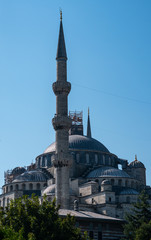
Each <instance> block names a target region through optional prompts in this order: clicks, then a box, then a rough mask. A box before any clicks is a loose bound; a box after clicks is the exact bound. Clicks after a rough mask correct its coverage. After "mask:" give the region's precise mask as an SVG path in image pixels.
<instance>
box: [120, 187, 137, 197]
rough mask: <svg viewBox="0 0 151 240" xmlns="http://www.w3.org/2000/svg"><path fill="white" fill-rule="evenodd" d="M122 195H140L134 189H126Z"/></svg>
mask: <svg viewBox="0 0 151 240" xmlns="http://www.w3.org/2000/svg"><path fill="white" fill-rule="evenodd" d="M119 194H120V195H138V194H139V193H138V192H137V191H136V190H135V189H132V188H125V189H123V190H122V191H121V192H120V193H119Z"/></svg>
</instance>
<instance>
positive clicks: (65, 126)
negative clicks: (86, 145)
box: [52, 12, 72, 209]
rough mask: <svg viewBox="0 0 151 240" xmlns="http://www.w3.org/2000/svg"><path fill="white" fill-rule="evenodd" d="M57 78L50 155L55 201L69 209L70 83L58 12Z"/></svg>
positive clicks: (70, 158) (70, 160) (54, 87)
mask: <svg viewBox="0 0 151 240" xmlns="http://www.w3.org/2000/svg"><path fill="white" fill-rule="evenodd" d="M56 60H57V80H56V82H54V83H53V85H52V87H53V91H54V93H55V95H56V114H55V116H54V118H53V119H52V124H53V127H54V129H55V131H56V151H55V154H54V155H53V156H52V163H53V165H54V169H55V183H56V190H55V196H56V202H57V205H60V207H61V208H65V209H69V167H70V165H71V163H72V157H71V154H70V153H69V129H70V128H71V124H72V121H71V118H70V117H68V94H69V92H70V90H71V84H70V83H69V82H67V55H66V48H65V41H64V34H63V26H62V12H60V31H59V40H58V49H57V57H56Z"/></svg>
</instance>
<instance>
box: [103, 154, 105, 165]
mask: <svg viewBox="0 0 151 240" xmlns="http://www.w3.org/2000/svg"><path fill="white" fill-rule="evenodd" d="M103 165H105V155H103Z"/></svg>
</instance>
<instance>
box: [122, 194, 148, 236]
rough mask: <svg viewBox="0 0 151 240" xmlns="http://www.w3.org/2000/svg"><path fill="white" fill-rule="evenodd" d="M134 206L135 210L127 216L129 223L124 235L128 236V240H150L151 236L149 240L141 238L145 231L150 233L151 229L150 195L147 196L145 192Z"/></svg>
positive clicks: (125, 227) (126, 225)
mask: <svg viewBox="0 0 151 240" xmlns="http://www.w3.org/2000/svg"><path fill="white" fill-rule="evenodd" d="M133 206H134V208H133V209H132V212H131V213H129V214H127V216H126V220H127V223H126V224H125V226H124V234H125V236H126V239H128V240H142V239H143V240H150V238H151V235H149V238H148V237H147V238H144V237H143V238H139V236H140V234H141V233H142V230H143V229H144V231H145V230H147V231H148V229H149V228H150V227H151V225H150V221H151V211H150V209H151V206H150V204H149V202H148V195H146V194H145V192H144V191H143V192H142V193H141V194H140V195H139V197H138V201H137V202H136V203H135V204H133ZM144 234H145V233H144ZM146 234H147V235H148V234H150V231H148V233H147V232H146ZM136 237H137V238H136Z"/></svg>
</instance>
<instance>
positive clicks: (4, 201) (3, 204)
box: [3, 198, 5, 208]
mask: <svg viewBox="0 0 151 240" xmlns="http://www.w3.org/2000/svg"><path fill="white" fill-rule="evenodd" d="M4 207H5V198H3V208H4Z"/></svg>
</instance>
